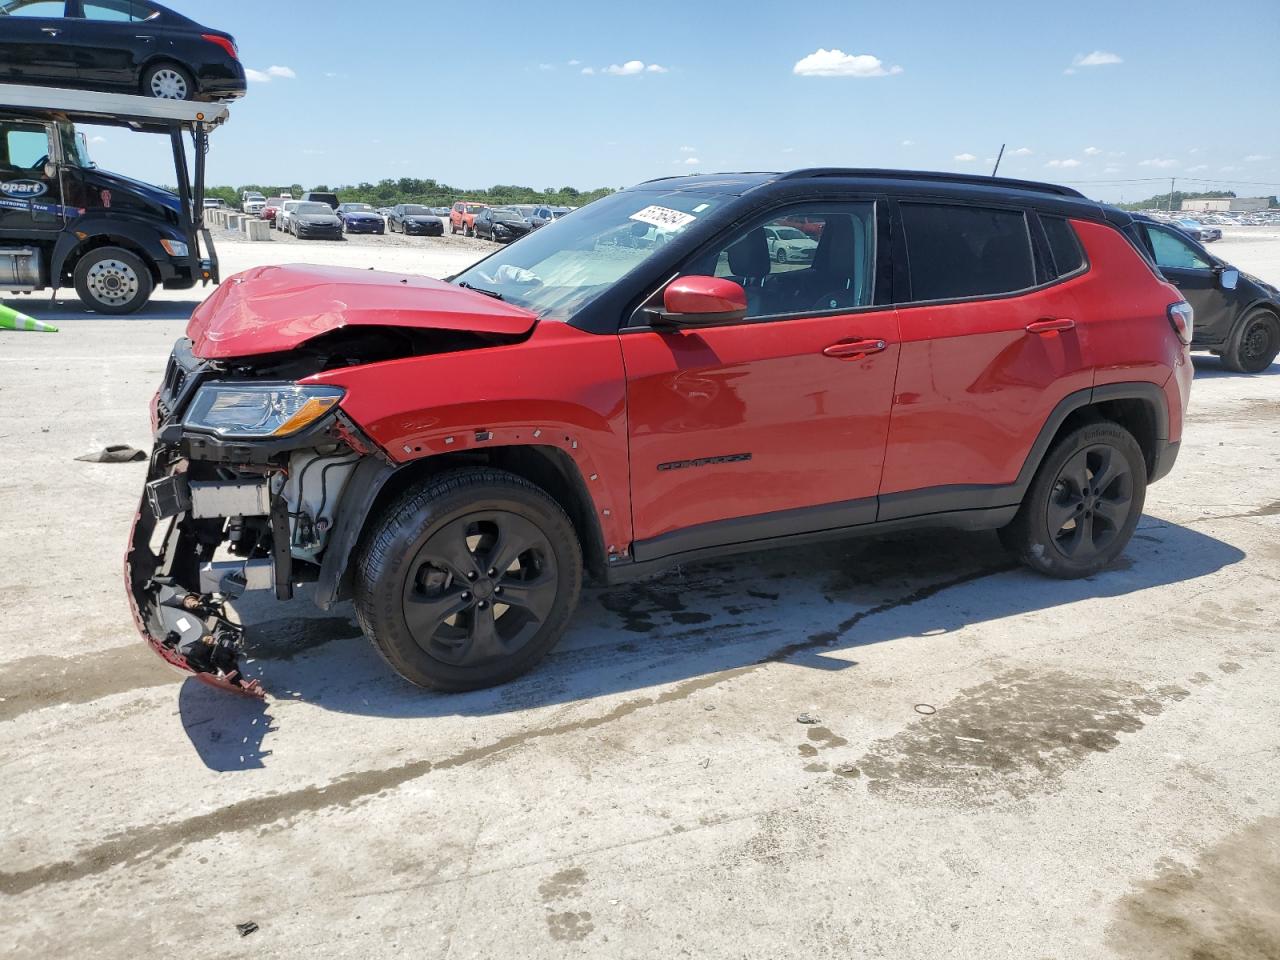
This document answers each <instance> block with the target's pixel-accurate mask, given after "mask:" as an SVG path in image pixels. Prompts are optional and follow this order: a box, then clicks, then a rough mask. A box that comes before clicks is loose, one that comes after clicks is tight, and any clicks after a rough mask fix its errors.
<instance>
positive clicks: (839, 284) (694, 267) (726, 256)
mask: <svg viewBox="0 0 1280 960" xmlns="http://www.w3.org/2000/svg"><path fill="white" fill-rule="evenodd" d="M682 272H683V273H684V274H703V275H708V276H714V277H722V278H724V279H727V280H732V281H733V282H734V283H737V284H739V285H740V286H741V287H742V288H743V289H744V290H745V291H746V293H747V318H748V319H751V318H756V317H772V316H787V315H796V314H813V313H821V312H823V311H827V310H841V309H848V308H852V307H865V306H868V305H869V304H870V303H871V302H872V296H873V293H874V283H873V280H874V276H875V205H874V204H873V203H871V202H869V201H867V202H850V203H837V202H831V203H810V204H805V205H803V206H797V207H792V208H789V209H787V210H784V211H782V212H780V213H775V214H772V215H771V216H770V218H769V220H768V221H766V222H765V223H763V224H759V225H757V226H754V227H749V228H747V229H746V230H745V231H742V232H739V233H738V234H737V235H736V236H734V237H733V238H732V239H731V240H730V241H729V242H728V243H726V244H725V245H723V246H721V247H719V248H718V249H716V250H714V251H712V252H711V253H708V254H705V255H702V256H699V257H697V258H696V259H695V260H694V261H692V262H691V263H689V264H688V265H686V268H685V269H684V270H683V271H682Z"/></svg>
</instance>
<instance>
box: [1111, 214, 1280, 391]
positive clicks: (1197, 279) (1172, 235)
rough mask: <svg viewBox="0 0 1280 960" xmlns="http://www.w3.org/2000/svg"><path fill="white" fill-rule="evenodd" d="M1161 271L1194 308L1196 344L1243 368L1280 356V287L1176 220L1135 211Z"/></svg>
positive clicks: (1256, 368) (1257, 368)
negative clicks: (1197, 239)
mask: <svg viewBox="0 0 1280 960" xmlns="http://www.w3.org/2000/svg"><path fill="white" fill-rule="evenodd" d="M1134 220H1135V221H1137V226H1138V228H1139V235H1140V236H1141V238H1142V240H1143V243H1144V244H1145V246H1146V248H1147V251H1148V252H1149V253H1150V254H1151V256H1152V258H1153V259H1154V260H1155V262H1156V266H1158V267H1159V268H1160V272H1161V273H1163V274H1164V275H1165V277H1166V278H1167V279H1168V280H1169V282H1170V283H1172V284H1173V285H1174V286H1176V287H1177V288H1178V289H1179V290H1181V291H1182V295H1183V297H1185V298H1186V301H1187V302H1188V303H1189V304H1191V306H1192V308H1193V309H1194V310H1195V331H1194V336H1193V338H1192V341H1191V349H1193V350H1208V351H1210V352H1211V353H1214V354H1217V355H1218V356H1220V357H1221V358H1222V363H1223V366H1225V367H1227V368H1228V369H1230V370H1235V371H1236V372H1238V373H1261V372H1262V371H1263V370H1266V369H1267V368H1268V367H1269V366H1271V364H1272V363H1274V362H1275V359H1276V357H1277V356H1278V355H1280V290H1277V289H1276V288H1275V287H1273V286H1272V285H1271V284H1269V283H1266V282H1264V281H1262V280H1259V279H1258V278H1257V277H1254V276H1251V275H1249V274H1247V273H1244V272H1242V271H1240V270H1239V269H1238V268H1236V267H1233V266H1232V265H1231V264H1229V263H1227V262H1226V261H1225V260H1221V259H1219V258H1218V257H1215V256H1214V255H1213V254H1211V253H1210V252H1209V251H1208V250H1206V249H1205V248H1204V247H1202V246H1201V245H1200V244H1199V243H1197V242H1195V241H1194V240H1192V239H1191V238H1190V237H1188V236H1187V235H1186V234H1185V233H1184V232H1183V231H1181V230H1175V229H1173V224H1164V223H1159V222H1158V221H1156V220H1153V219H1152V218H1151V217H1144V216H1142V215H1141V214H1135V215H1134Z"/></svg>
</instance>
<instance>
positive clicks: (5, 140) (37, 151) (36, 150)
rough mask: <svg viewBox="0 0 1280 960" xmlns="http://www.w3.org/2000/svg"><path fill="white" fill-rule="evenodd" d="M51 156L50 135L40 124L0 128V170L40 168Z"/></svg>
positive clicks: (19, 124)
mask: <svg viewBox="0 0 1280 960" xmlns="http://www.w3.org/2000/svg"><path fill="white" fill-rule="evenodd" d="M48 156H49V133H48V131H47V130H46V129H45V128H44V125H43V124H40V123H6V124H4V125H2V126H0V169H3V170H7V171H10V172H17V171H30V170H37V169H39V168H40V166H41V164H42V162H43V161H44V160H46V159H47V158H48Z"/></svg>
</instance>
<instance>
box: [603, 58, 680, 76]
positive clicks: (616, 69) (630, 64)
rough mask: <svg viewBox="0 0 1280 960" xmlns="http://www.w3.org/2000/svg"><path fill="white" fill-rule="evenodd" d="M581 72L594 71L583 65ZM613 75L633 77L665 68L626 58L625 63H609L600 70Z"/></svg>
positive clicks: (660, 71) (662, 71)
mask: <svg viewBox="0 0 1280 960" xmlns="http://www.w3.org/2000/svg"><path fill="white" fill-rule="evenodd" d="M582 72H583V73H595V71H594V70H592V69H591V68H590V67H584V68H583V70H582ZM600 72H601V73H607V74H609V75H610V76H614V77H634V76H635V75H636V74H638V73H666V72H667V68H666V67H664V66H662V65H661V64H657V63H650V64H646V63H645V62H644V61H643V60H628V61H627V62H626V63H622V64H618V63H611V64H609V66H607V67H604V68H602V69H601V71H600Z"/></svg>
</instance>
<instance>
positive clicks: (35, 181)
mask: <svg viewBox="0 0 1280 960" xmlns="http://www.w3.org/2000/svg"><path fill="white" fill-rule="evenodd" d="M226 116H227V108H226V107H225V106H223V105H221V104H198V103H179V102H175V101H170V100H156V99H151V98H147V97H138V96H125V95H122V94H109V93H94V92H89V91H81V90H61V89H49V88H44V87H33V86H17V85H7V84H0V291H14V292H22V293H32V292H34V291H36V290H41V289H44V288H46V287H53V288H54V289H55V290H56V289H57V288H59V287H63V286H74V287H75V289H76V293H77V294H79V296H80V299H81V300H82V301H83V302H84V304H85V306H87V307H89V308H91V309H93V310H96V311H98V312H100V313H112V314H121V313H132V312H134V311H135V310H137V309H138V308H139V307H141V306H142V305H143V304H144V303H146V302H147V299H148V298H149V297H150V296H151V291H152V290H153V289H154V288H155V287H156V286H161V287H164V288H165V289H179V290H181V289H186V288H188V287H192V286H195V285H196V284H197V283H210V282H212V283H217V282H218V261H217V255H216V254H215V252H214V249H213V243H212V240H211V238H210V236H209V232H208V231H207V230H206V229H204V221H203V213H204V212H203V202H204V196H203V194H204V158H205V151H206V149H207V147H208V133H209V131H210V130H211V129H212V128H213V127H214V126H216V125H217V124H219V123H221V122H222V121H223V120H224V119H225V118H226ZM76 123H93V124H107V125H113V126H119V127H127V128H129V129H132V130H135V131H140V132H144V133H159V134H164V135H167V136H168V137H169V138H170V141H171V145H172V149H173V158H174V172H175V174H176V181H177V184H178V193H177V194H174V193H171V192H169V191H168V190H164V189H161V188H160V187H156V186H153V185H151V184H148V183H142V182H140V181H138V180H133V179H130V178H129V177H124V176H121V175H120V174H116V173H109V172H107V171H106V170H100V169H99V168H98V167H97V166H95V165H94V164H93V162H92V161H91V160H90V159H89V157H88V151H87V149H86V147H85V143H84V139H83V138H82V137H80V136H79V135H78V134H77V133H76V129H75V124H76ZM186 133H189V134H190V135H191V137H192V140H193V154H194V169H193V170H192V169H189V167H188V164H187V154H186V147H185V146H184V143H183V136H184V134H186ZM202 244H203V249H204V251H205V252H206V254H205V255H202V254H201V247H202Z"/></svg>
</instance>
